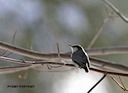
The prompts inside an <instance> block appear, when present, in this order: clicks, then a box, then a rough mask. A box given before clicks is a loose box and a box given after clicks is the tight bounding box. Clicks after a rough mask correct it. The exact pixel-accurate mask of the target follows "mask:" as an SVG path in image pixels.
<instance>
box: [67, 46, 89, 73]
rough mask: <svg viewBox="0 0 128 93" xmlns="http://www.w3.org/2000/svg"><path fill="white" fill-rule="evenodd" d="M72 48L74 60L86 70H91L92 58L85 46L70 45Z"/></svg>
mask: <svg viewBox="0 0 128 93" xmlns="http://www.w3.org/2000/svg"><path fill="white" fill-rule="evenodd" d="M69 46H71V49H72V55H71V57H72V61H73V62H74V63H75V64H77V65H78V66H79V67H80V68H83V69H84V70H85V71H86V72H89V68H90V60H89V57H88V55H87V53H86V52H85V50H84V48H83V47H82V46H80V45H69Z"/></svg>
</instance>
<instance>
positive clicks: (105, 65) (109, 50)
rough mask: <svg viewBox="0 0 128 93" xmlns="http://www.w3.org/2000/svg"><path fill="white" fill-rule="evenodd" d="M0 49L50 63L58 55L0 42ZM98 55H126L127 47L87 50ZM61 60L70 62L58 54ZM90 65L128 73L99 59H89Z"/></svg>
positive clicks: (120, 66) (67, 55)
mask: <svg viewBox="0 0 128 93" xmlns="http://www.w3.org/2000/svg"><path fill="white" fill-rule="evenodd" d="M0 48H2V49H6V50H9V51H11V52H14V53H18V54H21V55H23V56H26V57H30V58H35V59H43V60H48V61H51V62H56V60H57V59H58V53H54V54H40V53H37V52H31V51H28V50H25V49H21V48H17V47H15V46H12V45H9V44H6V43H2V42H0ZM93 51H94V52H95V53H96V51H97V53H98V54H112V53H113V54H114V53H127V52H128V47H111V48H101V49H89V50H88V53H94V52H93ZM60 56H61V58H63V60H64V61H71V57H70V54H60ZM90 60H91V64H92V65H94V66H97V67H101V68H103V69H110V70H117V71H123V72H128V67H126V66H123V65H119V64H114V63H112V62H109V61H105V60H101V59H96V58H92V57H90Z"/></svg>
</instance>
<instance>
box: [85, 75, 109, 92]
mask: <svg viewBox="0 0 128 93" xmlns="http://www.w3.org/2000/svg"><path fill="white" fill-rule="evenodd" d="M106 76H107V74H104V75H103V77H102V78H101V79H100V80H99V81H98V82H97V83H96V84H95V85H94V86H93V87H92V88H91V89H90V90H89V91H88V92H87V93H90V92H91V91H92V90H93V89H94V88H95V87H96V86H97V85H98V84H99V83H100V82H101V81H102V80H103V79H104V78H105V77H106Z"/></svg>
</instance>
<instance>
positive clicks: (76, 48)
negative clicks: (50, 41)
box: [69, 44, 82, 52]
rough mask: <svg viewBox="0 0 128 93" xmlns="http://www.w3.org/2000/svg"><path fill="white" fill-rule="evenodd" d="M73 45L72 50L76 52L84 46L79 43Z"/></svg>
mask: <svg viewBox="0 0 128 93" xmlns="http://www.w3.org/2000/svg"><path fill="white" fill-rule="evenodd" d="M69 46H70V47H71V50H72V52H76V51H78V50H82V46H81V45H79V44H75V45H69Z"/></svg>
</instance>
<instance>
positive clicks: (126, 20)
mask: <svg viewBox="0 0 128 93" xmlns="http://www.w3.org/2000/svg"><path fill="white" fill-rule="evenodd" d="M103 1H104V2H105V3H106V4H107V5H108V6H109V7H110V8H112V10H113V11H115V12H116V13H117V15H118V16H119V17H120V18H121V19H123V20H124V21H125V22H126V23H128V18H127V17H125V16H124V15H123V14H122V13H121V12H120V11H119V10H118V9H117V8H116V7H115V6H114V5H113V4H112V3H110V2H109V1H108V0H103Z"/></svg>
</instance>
